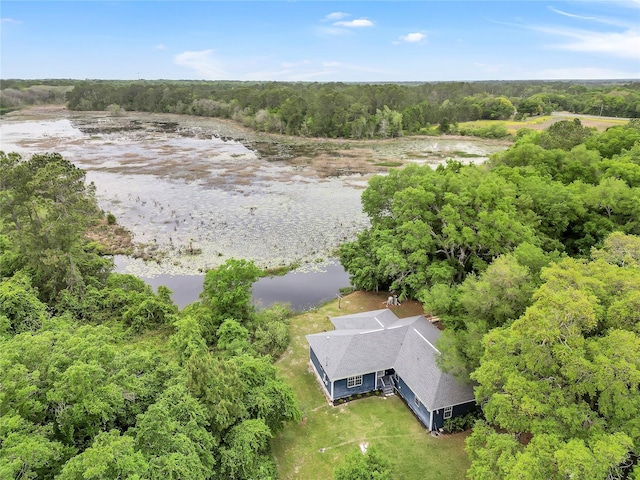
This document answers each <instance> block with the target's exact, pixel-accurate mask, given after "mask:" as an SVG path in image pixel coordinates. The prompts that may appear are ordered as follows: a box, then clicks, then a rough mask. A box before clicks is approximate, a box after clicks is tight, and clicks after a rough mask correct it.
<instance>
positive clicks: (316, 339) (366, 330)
mask: <svg viewBox="0 0 640 480" xmlns="http://www.w3.org/2000/svg"><path fill="white" fill-rule="evenodd" d="M331 322H332V323H333V325H334V326H335V327H336V330H333V331H330V332H323V333H316V334H312V335H307V337H306V338H307V341H308V342H309V346H310V347H311V348H312V349H313V351H314V353H315V354H316V356H317V357H318V360H319V361H320V363H321V364H322V365H323V368H324V369H325V372H326V373H327V376H328V377H329V378H330V379H331V380H339V379H342V378H346V377H351V376H354V375H363V374H366V373H371V372H375V371H379V370H386V369H390V368H393V369H395V371H396V373H397V374H398V375H399V376H400V377H402V379H403V380H404V382H405V383H406V384H407V385H408V386H409V388H411V390H412V391H413V392H414V394H416V395H417V397H418V398H419V399H420V401H421V402H422V403H423V404H424V405H425V406H426V407H427V408H428V409H429V410H431V411H433V410H437V409H440V408H443V407H447V406H451V405H458V404H460V403H466V402H469V401H472V400H474V396H473V387H472V386H471V385H466V384H461V383H460V382H458V381H457V380H456V379H455V378H454V377H453V376H452V375H449V374H447V373H444V372H443V371H442V370H440V368H439V367H438V364H437V363H436V358H437V356H438V355H439V354H440V352H438V350H437V349H436V346H435V343H436V341H437V340H438V338H439V337H440V331H439V330H438V329H437V328H436V327H435V326H434V325H432V324H431V323H430V322H429V321H428V320H427V319H426V318H424V317H423V316H421V315H420V316H416V317H409V318H404V319H401V320H398V318H397V317H396V316H395V314H394V313H393V312H392V311H391V310H388V309H384V310H375V311H373V312H364V313H358V314H354V315H345V316H343V317H335V318H332V319H331Z"/></svg>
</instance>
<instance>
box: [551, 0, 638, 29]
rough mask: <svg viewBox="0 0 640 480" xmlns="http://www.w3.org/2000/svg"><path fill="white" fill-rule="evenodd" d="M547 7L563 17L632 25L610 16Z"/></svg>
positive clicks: (606, 23)
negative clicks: (580, 13) (576, 12)
mask: <svg viewBox="0 0 640 480" xmlns="http://www.w3.org/2000/svg"><path fill="white" fill-rule="evenodd" d="M639 1H640V0H639ZM548 8H549V10H551V11H552V12H554V13H557V14H558V15H562V16H564V17H569V18H574V19H576V20H586V21H591V22H597V23H602V24H605V25H613V26H616V27H623V28H630V27H631V26H633V24H630V23H629V22H625V21H621V20H616V19H612V18H605V17H587V16H585V15H577V14H575V13H569V12H565V11H564V10H558V9H557V8H553V7H548ZM636 24H637V22H636Z"/></svg>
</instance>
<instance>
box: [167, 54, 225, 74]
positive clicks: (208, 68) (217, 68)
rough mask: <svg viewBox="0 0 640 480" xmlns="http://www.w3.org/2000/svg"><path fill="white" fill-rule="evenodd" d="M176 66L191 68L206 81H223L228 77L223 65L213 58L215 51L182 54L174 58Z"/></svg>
mask: <svg viewBox="0 0 640 480" xmlns="http://www.w3.org/2000/svg"><path fill="white" fill-rule="evenodd" d="M174 62H175V63H176V65H180V66H183V67H187V68H191V69H192V70H195V72H196V73H197V74H198V75H200V76H201V77H202V78H204V79H206V80H221V79H224V78H226V77H227V76H228V74H227V72H226V71H225V70H224V69H223V68H222V63H221V62H220V61H218V60H216V59H215V58H214V57H213V50H211V49H210V50H201V51H199V52H182V53H179V54H178V55H176V56H175V57H174Z"/></svg>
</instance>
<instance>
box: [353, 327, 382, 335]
mask: <svg viewBox="0 0 640 480" xmlns="http://www.w3.org/2000/svg"><path fill="white" fill-rule="evenodd" d="M383 330H384V328H376V329H375V330H366V331H364V332H360V333H359V334H358V335H364V334H366V333H374V332H382V331H383Z"/></svg>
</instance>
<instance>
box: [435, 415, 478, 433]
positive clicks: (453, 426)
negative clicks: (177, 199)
mask: <svg viewBox="0 0 640 480" xmlns="http://www.w3.org/2000/svg"><path fill="white" fill-rule="evenodd" d="M481 418H483V417H482V412H481V411H480V410H476V411H474V412H469V413H467V414H466V415H463V416H461V417H454V418H448V419H447V420H445V421H444V424H443V426H442V428H443V430H444V431H445V432H446V433H456V432H464V431H465V430H469V429H470V428H472V427H473V426H474V425H475V423H476V421H477V420H479V419H481Z"/></svg>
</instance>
